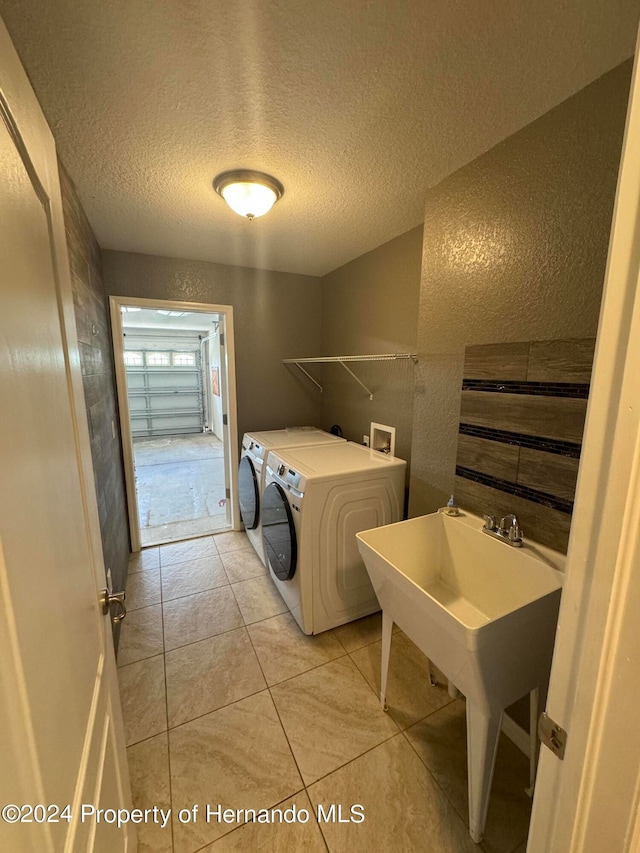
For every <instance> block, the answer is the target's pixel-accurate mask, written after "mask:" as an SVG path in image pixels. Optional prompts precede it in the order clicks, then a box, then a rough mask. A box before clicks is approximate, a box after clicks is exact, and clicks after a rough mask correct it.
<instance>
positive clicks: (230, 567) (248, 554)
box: [221, 548, 267, 583]
mask: <svg viewBox="0 0 640 853" xmlns="http://www.w3.org/2000/svg"><path fill="white" fill-rule="evenodd" d="M221 556H222V562H223V564H224V569H225V571H226V573H227V577H228V578H229V580H230V582H231V583H238V582H239V581H246V580H249V579H250V578H258V577H262V575H266V574H267V569H266V567H265V566H263V565H262V560H261V559H260V557H258V555H257V554H256V552H255V551H254V550H253V548H242V549H241V550H239V551H228V552H226V553H223V554H222V555H221Z"/></svg>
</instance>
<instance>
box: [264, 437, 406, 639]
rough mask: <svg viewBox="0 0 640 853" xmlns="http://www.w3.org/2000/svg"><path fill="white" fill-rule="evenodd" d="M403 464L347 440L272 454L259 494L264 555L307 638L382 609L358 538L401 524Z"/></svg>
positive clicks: (272, 574) (403, 480)
mask: <svg viewBox="0 0 640 853" xmlns="http://www.w3.org/2000/svg"><path fill="white" fill-rule="evenodd" d="M406 465H407V463H406V462H405V461H404V460H403V459H397V458H395V457H393V456H387V455H386V454H384V453H380V452H378V451H376V450H370V449H369V448H367V447H362V446H361V445H359V444H353V443H352V442H345V443H342V444H334V445H323V446H316V447H300V448H287V449H284V450H272V451H270V453H269V455H268V457H267V463H266V466H265V481H264V491H263V493H262V538H263V541H264V548H265V554H266V556H267V560H268V566H269V573H270V575H271V578H272V580H273V582H274V584H275V586H276V588H277V590H278V592H279V593H280V595H281V596H282V598H283V599H284V601H285V603H286V605H287V607H288V608H289V610H290V611H291V613H292V614H293V616H294V618H295V620H296V622H297V623H298V625H299V626H300V628H301V629H302V630H303V632H304V633H305V634H320V633H321V632H322V631H327V630H329V628H335V627H337V626H338V625H343V624H344V623H345V622H351V621H353V620H354V619H359V618H360V617H361V616H367V615H368V614H370V613H374V612H375V611H376V610H379V609H380V605H379V604H378V600H377V598H376V595H375V593H374V591H373V587H372V586H371V582H370V580H369V575H368V574H367V571H366V569H365V567H364V563H363V562H362V560H361V558H360V555H359V553H358V547H357V544H356V533H359V532H360V531H361V530H366V529H367V528H368V527H379V526H381V525H383V524H392V523H393V522H395V521H400V519H401V518H402V515H403V506H404V483H405V469H406Z"/></svg>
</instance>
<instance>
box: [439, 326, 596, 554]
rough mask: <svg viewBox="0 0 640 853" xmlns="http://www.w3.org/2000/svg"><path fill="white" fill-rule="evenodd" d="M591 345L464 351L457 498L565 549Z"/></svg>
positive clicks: (566, 343) (489, 346)
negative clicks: (510, 515)
mask: <svg viewBox="0 0 640 853" xmlns="http://www.w3.org/2000/svg"><path fill="white" fill-rule="evenodd" d="M594 346H595V340H594V339H592V338H588V339H576V340H561V341H531V342H528V343H508V344H483V345H479V346H469V347H467V348H466V350H465V362H464V374H463V375H464V378H463V382H462V403H461V407H460V427H459V434H458V452H457V459H456V498H457V502H458V503H459V505H460V506H462V507H466V508H467V509H469V510H470V511H471V512H474V513H477V514H479V515H495V516H498V517H500V516H503V515H506V514H507V513H510V512H515V513H516V515H517V516H518V519H519V521H520V523H521V526H522V528H523V530H524V534H525V536H527V537H529V538H531V539H534V540H535V541H537V542H540V543H542V544H544V545H549V546H550V547H552V548H555V549H557V550H558V551H563V552H566V550H567V545H568V541H569V529H570V526H571V513H572V511H573V500H574V495H575V488H576V479H577V476H578V464H579V461H580V449H581V445H582V433H583V431H584V419H585V414H586V408H587V397H588V395H589V382H590V380H591V365H592V362H593V353H594Z"/></svg>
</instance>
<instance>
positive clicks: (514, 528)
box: [508, 515, 522, 542]
mask: <svg viewBox="0 0 640 853" xmlns="http://www.w3.org/2000/svg"><path fill="white" fill-rule="evenodd" d="M508 535H509V541H510V542H522V528H521V527H520V525H519V524H518V519H517V518H516V517H515V515H514V516H513V522H512V523H511V527H510V528H509V534H508Z"/></svg>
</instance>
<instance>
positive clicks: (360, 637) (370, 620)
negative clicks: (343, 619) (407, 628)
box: [333, 613, 398, 652]
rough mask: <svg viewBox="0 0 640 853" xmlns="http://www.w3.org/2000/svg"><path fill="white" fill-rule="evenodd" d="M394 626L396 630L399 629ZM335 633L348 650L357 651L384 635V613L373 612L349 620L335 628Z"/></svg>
mask: <svg viewBox="0 0 640 853" xmlns="http://www.w3.org/2000/svg"><path fill="white" fill-rule="evenodd" d="M397 630H398V629H397V627H396V626H394V631H397ZM333 632H334V634H335V635H336V637H337V638H338V639H339V640H340V642H341V643H342V645H343V646H344V647H345V649H346V650H347V651H348V652H355V651H356V649H361V648H362V647H363V646H368V645H369V644H370V643H376V642H377V641H378V640H379V639H381V637H382V613H372V614H371V616H365V617H364V618H363V619H356V621H355V622H347V624H346V625H340V626H339V627H338V628H334V629H333Z"/></svg>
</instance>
